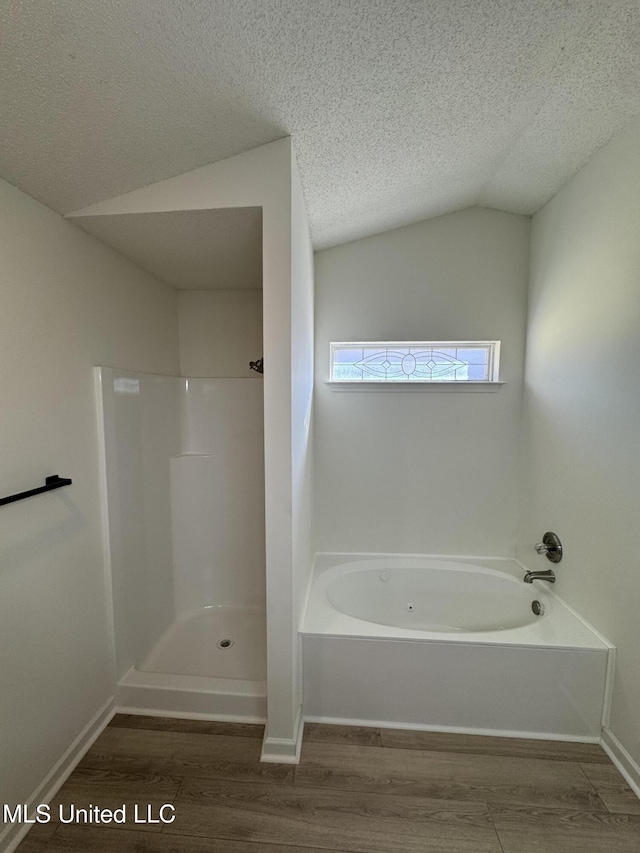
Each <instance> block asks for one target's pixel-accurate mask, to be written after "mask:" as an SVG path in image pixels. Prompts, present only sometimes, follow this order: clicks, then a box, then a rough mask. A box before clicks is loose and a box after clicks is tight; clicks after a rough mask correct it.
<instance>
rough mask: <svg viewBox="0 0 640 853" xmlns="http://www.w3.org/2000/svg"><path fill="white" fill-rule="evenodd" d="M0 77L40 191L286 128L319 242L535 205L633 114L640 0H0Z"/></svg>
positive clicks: (18, 157) (48, 196) (2, 157)
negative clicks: (481, 208)
mask: <svg viewBox="0 0 640 853" xmlns="http://www.w3.org/2000/svg"><path fill="white" fill-rule="evenodd" d="M0 82H1V85H0V117H1V120H0V174H2V175H3V176H4V177H5V178H6V179H7V180H9V181H11V182H12V183H14V184H16V185H17V186H19V187H21V188H22V189H24V190H25V191H26V192H28V193H30V194H31V195H33V196H35V197H36V198H38V199H40V200H42V201H44V202H45V203H46V204H48V205H49V206H51V207H53V208H55V209H57V210H59V211H62V212H68V211H70V210H77V209H79V208H82V207H84V206H86V205H88V204H91V203H93V202H97V201H100V200H101V199H105V198H109V197H112V196H114V195H118V194H120V193H123V192H126V191H128V190H131V189H134V188H137V187H140V186H143V185H145V184H148V183H152V182H155V181H158V180H162V179H163V178H167V177H170V176H172V175H176V174H179V173H181V172H184V171H187V170H189V169H193V168H195V167H196V166H201V165H204V164H206V163H209V162H213V161H216V160H219V159H222V158H225V157H228V156H230V155H232V154H236V153H240V152H242V151H246V150H248V149H250V148H253V147H256V146H258V145H261V144H264V143H265V142H269V141H272V140H274V139H277V138H279V137H281V136H285V135H289V134H290V135H291V136H292V137H293V141H294V146H295V149H296V152H297V155H298V163H299V167H300V172H301V176H302V182H303V187H304V191H305V198H306V203H307V207H308V211H309V215H310V219H311V225H312V232H313V237H314V242H315V245H316V246H317V247H323V246H328V245H333V244H336V243H340V242H345V241H347V240H350V239H355V238H357V237H360V236H364V235H367V234H371V233H375V232H377V231H382V230H385V229H387V228H392V227H396V226H399V225H403V224H406V223H408V222H412V221H416V220H418V219H422V218H426V217H428V216H433V215H437V214H439V213H443V212H447V211H450V210H454V209H457V208H460V207H465V206H467V205H471V204H484V205H489V206H493V207H497V208H501V209H504V210H510V211H515V212H520V213H532V212H534V211H535V210H537V209H538V208H539V207H540V206H541V205H542V204H543V203H544V202H545V201H547V200H548V199H549V198H550V197H551V196H552V195H553V194H554V193H555V192H556V191H557V190H558V189H559V187H560V186H561V185H562V184H563V182H564V181H565V180H566V179H567V178H568V177H569V176H570V175H571V174H572V173H573V172H574V171H575V170H576V169H577V168H579V167H580V166H581V165H582V163H584V162H585V160H586V159H587V158H588V157H589V156H590V154H592V153H593V151H595V150H596V149H597V148H598V147H599V146H601V145H602V144H603V143H604V142H606V141H607V139H608V138H609V137H610V136H611V135H612V134H613V133H614V132H615V131H616V130H617V129H618V128H620V127H622V126H623V125H624V124H626V123H627V122H628V121H629V120H630V119H631V118H632V117H633V116H634V115H637V114H638V113H640V0H55V2H53V0H49V2H47V0H1V2H0Z"/></svg>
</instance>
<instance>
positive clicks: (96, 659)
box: [0, 181, 178, 803]
mask: <svg viewBox="0 0 640 853" xmlns="http://www.w3.org/2000/svg"><path fill="white" fill-rule="evenodd" d="M0 257H1V263H0V300H1V304H2V313H1V314H0V366H1V367H0V376H1V379H0V382H1V386H0V398H1V400H2V431H1V442H2V445H1V447H0V483H1V493H2V494H3V495H5V494H9V493H12V492H17V491H22V490H24V489H28V488H32V487H34V486H37V485H39V484H41V483H42V482H43V481H44V478H45V476H46V475H49V474H56V473H58V474H60V475H62V476H67V477H71V478H72V479H73V481H74V482H73V485H72V486H70V487H68V488H65V489H60V490H59V491H56V492H52V493H51V494H45V495H40V496H38V497H34V498H31V499H29V500H25V501H21V502H18V503H14V504H10V505H7V506H4V507H2V508H1V509H0V543H1V545H0V683H1V684H2V691H1V698H0V731H1V732H2V737H1V738H0V767H1V768H2V771H1V772H0V802H6V803H16V802H24V801H26V800H27V799H28V798H29V796H30V795H31V794H32V792H33V791H34V789H35V788H36V786H37V785H38V784H39V783H40V782H41V781H42V779H43V777H44V776H45V775H46V774H47V773H48V772H49V771H50V770H51V769H52V768H53V766H54V765H55V763H56V762H57V761H58V759H60V757H61V756H62V754H63V753H64V752H65V750H66V749H67V748H68V747H69V746H70V744H71V743H72V741H73V740H74V739H75V738H76V737H77V735H78V734H79V733H80V732H81V730H82V729H83V728H84V727H85V726H86V725H87V723H88V722H89V721H90V720H91V718H92V717H93V716H94V715H95V714H96V712H97V711H98V710H99V709H100V708H101V706H103V705H104V703H105V702H106V701H107V700H108V698H109V696H110V694H111V693H112V691H113V687H114V682H113V672H112V661H111V654H110V647H109V641H108V631H107V602H106V595H105V574H104V557H103V531H102V516H101V492H100V483H99V468H100V466H99V449H98V433H97V419H96V403H95V394H94V375H93V366H94V365H99V364H107V365H113V366H126V367H129V368H134V369H138V370H146V371H150V372H162V373H168V374H171V373H177V371H178V329H177V317H176V312H177V298H176V294H175V291H174V290H173V289H172V288H170V287H168V286H166V285H164V284H161V283H160V282H158V281H157V280H156V279H154V278H153V276H151V275H149V274H147V273H144V272H142V271H141V270H139V269H138V268H136V267H135V266H133V264H131V263H129V262H128V261H126V260H124V259H123V258H122V257H120V256H119V255H117V254H116V253H115V252H113V251H112V250H111V249H108V248H107V247H106V246H104V245H102V244H101V243H99V242H98V241H97V240H95V239H94V238H92V237H90V236H88V235H87V234H85V233H83V232H82V231H80V230H79V229H77V228H76V227H75V226H74V225H72V224H71V223H69V222H65V221H64V220H63V219H61V218H60V217H59V216H58V215H57V214H55V213H53V212H52V211H50V210H48V209H47V208H45V207H44V206H43V205H41V204H39V203H38V202H36V201H34V200H33V199H31V198H29V197H28V196H26V195H24V194H23V193H21V192H19V191H18V190H16V189H14V188H13V187H11V186H9V185H8V184H6V183H4V182H2V181H0Z"/></svg>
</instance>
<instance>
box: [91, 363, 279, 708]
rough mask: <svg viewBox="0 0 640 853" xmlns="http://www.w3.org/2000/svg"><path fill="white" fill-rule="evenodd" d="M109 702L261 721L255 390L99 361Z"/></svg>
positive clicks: (261, 555)
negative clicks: (112, 698) (114, 685)
mask: <svg viewBox="0 0 640 853" xmlns="http://www.w3.org/2000/svg"><path fill="white" fill-rule="evenodd" d="M97 382H98V392H99V393H98V398H99V401H100V402H101V409H102V413H101V414H102V418H101V420H102V425H103V430H104V460H103V461H104V466H103V467H104V479H105V488H106V498H107V500H106V503H107V512H106V515H107V518H106V522H107V525H108V544H109V551H110V554H109V557H110V559H109V561H108V564H109V566H110V577H109V583H110V586H111V600H112V602H113V604H112V618H113V638H114V649H113V653H114V666H115V670H116V679H117V681H118V689H117V695H116V703H117V705H118V707H120V708H121V709H125V710H130V711H133V712H135V711H138V712H143V711H153V713H159V712H166V713H167V714H174V715H175V714H178V715H180V714H184V715H189V716H192V715H193V716H199V715H202V716H215V717H217V718H225V717H228V718H236V719H244V720H248V719H253V720H263V719H264V718H265V714H266V665H267V661H266V618H265V607H266V605H265V599H266V577H265V505H264V427H263V420H264V419H263V384H262V379H261V378H260V377H256V378H255V379H254V378H250V379H249V378H247V379H245V378H237V379H231V378H215V379H202V378H198V379H188V378H181V377H173V376H156V375H150V374H143V373H133V372H128V371H122V370H115V369H112V368H104V367H103V368H98V369H97Z"/></svg>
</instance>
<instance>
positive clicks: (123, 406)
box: [99, 367, 180, 678]
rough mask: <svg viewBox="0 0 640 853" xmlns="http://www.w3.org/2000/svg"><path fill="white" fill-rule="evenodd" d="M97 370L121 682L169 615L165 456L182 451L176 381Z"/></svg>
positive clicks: (170, 586)
mask: <svg viewBox="0 0 640 853" xmlns="http://www.w3.org/2000/svg"><path fill="white" fill-rule="evenodd" d="M99 371H100V374H101V384H102V402H103V412H104V431H105V450H106V453H105V456H106V475H107V477H106V479H107V498H108V513H109V545H110V555H111V576H112V588H113V619H114V632H115V652H116V671H117V676H118V678H120V677H121V676H122V675H124V673H126V672H127V670H128V669H129V668H130V667H131V666H134V665H135V664H136V663H138V662H140V661H141V660H142V659H143V658H144V657H145V656H146V655H147V654H148V653H149V651H150V649H151V648H152V646H153V644H154V643H155V642H156V640H157V639H158V637H159V636H160V635H161V634H162V633H163V632H164V631H165V630H166V629H167V627H168V626H169V625H170V624H171V622H172V621H173V619H174V617H175V610H174V597H173V561H172V553H171V504H170V490H169V465H168V459H169V457H170V456H172V455H174V454H175V453H177V452H178V451H179V446H180V418H179V402H180V396H179V390H180V389H179V386H178V379H177V378H176V377H171V376H154V375H151V374H146V373H133V372H130V371H120V370H114V369H112V368H105V367H103V368H99Z"/></svg>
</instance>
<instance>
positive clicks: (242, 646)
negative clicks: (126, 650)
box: [116, 607, 266, 721]
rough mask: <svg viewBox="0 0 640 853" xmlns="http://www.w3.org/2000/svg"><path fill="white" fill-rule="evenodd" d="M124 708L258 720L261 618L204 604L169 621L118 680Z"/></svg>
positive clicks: (261, 710)
mask: <svg viewBox="0 0 640 853" xmlns="http://www.w3.org/2000/svg"><path fill="white" fill-rule="evenodd" d="M116 699H117V705H118V708H119V710H120V711H122V712H126V713H136V712H137V713H146V714H156V715H167V716H189V717H199V718H205V719H227V720H229V719H234V720H244V721H250V720H251V721H263V720H264V718H265V716H266V620H265V615H264V611H263V610H261V609H258V608H249V607H207V608H203V609H202V610H199V611H197V612H196V613H193V614H190V615H189V616H188V617H186V618H183V619H179V620H177V621H176V622H174V623H172V624H171V625H170V626H169V628H168V629H167V630H166V631H165V633H164V634H163V635H162V636H161V637H160V639H159V640H158V642H157V643H156V644H155V646H154V647H153V648H152V649H151V651H150V652H149V654H148V655H147V657H146V658H145V659H144V660H143V661H142V662H141V663H140V664H139V665H138V666H137V667H133V668H131V669H130V670H129V672H128V673H127V674H126V675H125V676H124V678H123V679H122V680H121V681H120V684H119V685H118V692H117V697H116Z"/></svg>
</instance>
